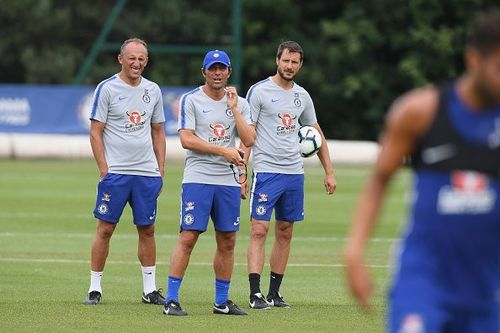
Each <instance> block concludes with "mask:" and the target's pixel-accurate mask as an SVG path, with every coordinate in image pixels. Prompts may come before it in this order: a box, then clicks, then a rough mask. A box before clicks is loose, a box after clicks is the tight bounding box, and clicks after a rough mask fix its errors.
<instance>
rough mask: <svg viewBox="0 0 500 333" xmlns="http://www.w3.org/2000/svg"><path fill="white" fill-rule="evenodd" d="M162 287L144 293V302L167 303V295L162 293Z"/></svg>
mask: <svg viewBox="0 0 500 333" xmlns="http://www.w3.org/2000/svg"><path fill="white" fill-rule="evenodd" d="M161 292H162V289H161V288H160V289H158V290H154V291H152V292H150V293H149V294H147V295H144V293H142V303H145V304H156V305H163V304H165V297H163V296H162V295H161Z"/></svg>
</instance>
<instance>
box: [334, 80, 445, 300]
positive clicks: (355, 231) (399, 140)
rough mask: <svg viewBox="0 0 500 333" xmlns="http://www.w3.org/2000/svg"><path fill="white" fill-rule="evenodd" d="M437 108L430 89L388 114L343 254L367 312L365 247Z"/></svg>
mask: <svg viewBox="0 0 500 333" xmlns="http://www.w3.org/2000/svg"><path fill="white" fill-rule="evenodd" d="M436 107H437V93H436V90H435V89H433V88H427V89H422V90H416V91H413V92H410V93H408V94H407V95H405V96H403V97H402V98H401V99H400V100H398V101H396V102H395V103H394V105H393V107H392V108H391V110H390V111H389V114H388V118H387V122H386V129H385V132H384V134H383V137H382V141H381V151H380V153H379V156H378V160H377V162H376V165H375V168H374V170H373V173H372V174H371V176H370V177H369V179H368V183H367V184H366V187H365V189H364V191H363V193H362V195H361V196H360V199H359V202H358V206H357V209H356V212H355V215H354V219H353V223H352V227H351V231H350V236H349V239H348V242H347V244H346V247H345V250H344V260H345V264H346V274H347V280H348V284H349V287H350V290H351V293H352V294H353V296H354V297H355V298H356V300H357V301H358V302H359V303H360V304H361V305H362V306H363V307H364V308H368V306H369V299H370V297H371V294H372V291H373V286H372V281H371V278H370V275H369V273H368V270H367V268H366V266H365V264H364V261H363V253H364V249H365V245H366V243H367V241H368V238H369V236H370V234H371V232H372V230H373V228H374V226H375V224H376V221H377V216H378V214H379V211H380V207H381V205H382V201H383V196H384V194H385V190H386V188H387V186H388V184H389V181H390V179H391V177H392V176H393V174H394V173H395V172H396V171H397V169H398V168H399V167H400V166H401V164H402V162H403V159H404V157H405V156H407V155H408V154H410V153H411V152H412V151H413V149H414V147H415V145H416V144H417V143H418V140H419V139H420V137H421V136H422V135H423V133H425V131H427V128H428V127H429V126H430V123H431V121H432V119H433V117H434V113H435V109H436Z"/></svg>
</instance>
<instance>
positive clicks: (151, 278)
mask: <svg viewBox="0 0 500 333" xmlns="http://www.w3.org/2000/svg"><path fill="white" fill-rule="evenodd" d="M141 267H142V283H143V285H144V295H147V294H149V293H150V292H153V291H155V290H156V266H146V267H144V266H141Z"/></svg>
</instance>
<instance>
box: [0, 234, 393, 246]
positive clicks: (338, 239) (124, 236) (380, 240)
mask: <svg viewBox="0 0 500 333" xmlns="http://www.w3.org/2000/svg"><path fill="white" fill-rule="evenodd" d="M0 237H5V238H8V237H12V238H16V237H34V238H83V239H91V238H94V234H88V233H56V232H41V233H24V232H0ZM177 237H178V234H170V235H169V234H160V235H156V238H157V239H177ZM113 238H114V239H137V234H131V233H122V234H120V233H117V234H114V235H113ZM207 239H208V240H210V241H213V238H212V237H210V236H208V237H200V238H199V239H198V240H202V241H203V240H207ZM238 239H244V240H248V239H249V238H248V236H238ZM347 239H348V238H347V237H324V236H294V237H293V239H292V241H299V242H301V241H302V242H310V241H312V242H345V241H347ZM399 240H400V239H399V238H390V237H387V238H386V237H378V238H372V239H370V241H371V242H374V243H384V242H385V243H393V242H396V241H399Z"/></svg>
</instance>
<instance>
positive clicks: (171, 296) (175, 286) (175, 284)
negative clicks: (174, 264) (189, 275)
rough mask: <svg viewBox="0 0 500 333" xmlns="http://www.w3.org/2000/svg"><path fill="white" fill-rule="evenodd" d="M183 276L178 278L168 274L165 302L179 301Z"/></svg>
mask: <svg viewBox="0 0 500 333" xmlns="http://www.w3.org/2000/svg"><path fill="white" fill-rule="evenodd" d="M181 282H182V278H180V279H179V278H176V277H173V276H170V275H169V276H168V283H167V297H166V298H165V303H168V302H170V301H172V300H174V301H176V302H179V288H180V287H181Z"/></svg>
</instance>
